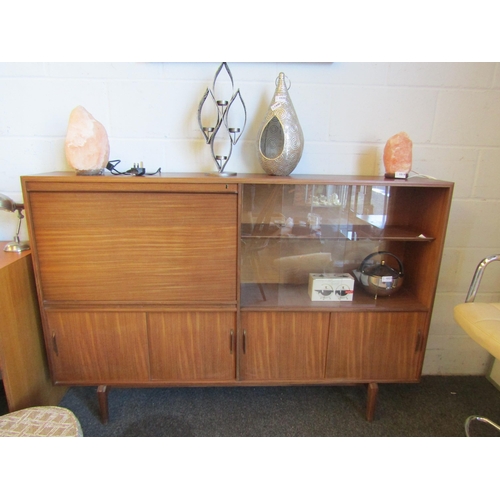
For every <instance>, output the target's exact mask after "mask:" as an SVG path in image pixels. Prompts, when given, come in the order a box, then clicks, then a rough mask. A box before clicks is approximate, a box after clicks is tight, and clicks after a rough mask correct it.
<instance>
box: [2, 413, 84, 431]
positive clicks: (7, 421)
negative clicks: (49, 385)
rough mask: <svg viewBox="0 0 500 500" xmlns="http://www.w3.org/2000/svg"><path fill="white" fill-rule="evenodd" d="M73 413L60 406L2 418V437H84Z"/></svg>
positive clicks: (12, 414) (7, 415) (9, 414)
mask: <svg viewBox="0 0 500 500" xmlns="http://www.w3.org/2000/svg"><path fill="white" fill-rule="evenodd" d="M82 436H83V433H82V427H81V425H80V422H79V421H78V419H77V418H76V417H75V415H74V414H73V412H71V411H70V410H67V409H66V408H61V407H59V406H34V407H32V408H25V409H24V410H18V411H14V412H12V413H7V414H6V415H2V416H0V437H82Z"/></svg>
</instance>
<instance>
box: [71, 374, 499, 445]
mask: <svg viewBox="0 0 500 500" xmlns="http://www.w3.org/2000/svg"><path fill="white" fill-rule="evenodd" d="M365 404H366V390H365V388H364V387H363V386H344V387H329V386H328V387H327V386H320V387H318V386H307V387H305V386H301V387H207V388H196V387H195V388H141V389H117V388H113V389H111V391H110V393H109V413H110V419H109V422H108V423H107V424H102V423H101V422H100V420H99V409H98V402H97V395H96V388H95V387H73V388H70V389H69V390H68V392H67V394H66V395H65V396H64V398H63V400H62V402H61V406H63V407H66V408H68V409H70V410H72V411H73V412H74V413H75V415H76V416H77V417H78V419H79V420H80V423H81V425H82V429H83V433H84V435H85V436H87V437H106V436H109V437H121V436H123V437H127V436H144V437H167V436H168V437H197V436H199V437H202V436H204V437H210V436H228V437H245V436H249V437H250V436H259V437H274V436H276V437H292V436H296V437H299V436H310V437H341V436H342V437H371V436H373V437H390V436H395V437H447V436H450V437H452V436H457V437H461V436H465V433H464V422H465V419H466V418H467V417H468V416H469V415H473V414H478V415H482V416H485V417H487V418H490V419H491V420H494V421H496V422H500V392H499V391H497V390H496V389H495V388H494V387H493V386H492V385H491V384H490V383H489V382H488V381H487V380H486V379H485V378H484V377H476V376H451V377H449V376H447V377H444V376H427V377H423V378H422V381H421V383H419V384H381V385H380V390H379V395H378V402H377V409H376V413H375V418H374V421H373V422H371V423H370V422H367V421H366V419H365V416H364V413H365ZM471 434H472V435H473V436H478V437H483V436H484V437H490V436H491V437H494V436H495V437H496V436H499V433H498V432H497V431H496V430H495V429H492V428H490V427H489V426H487V425H485V424H482V423H480V422H476V423H474V424H473V425H472V426H471Z"/></svg>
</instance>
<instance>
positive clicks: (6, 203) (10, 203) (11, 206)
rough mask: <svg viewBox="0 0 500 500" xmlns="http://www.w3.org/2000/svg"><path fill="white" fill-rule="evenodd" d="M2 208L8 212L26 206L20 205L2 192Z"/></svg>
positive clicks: (0, 200)
mask: <svg viewBox="0 0 500 500" xmlns="http://www.w3.org/2000/svg"><path fill="white" fill-rule="evenodd" d="M0 208H1V209H2V210H6V211H7V212H15V211H16V210H17V209H18V208H21V209H22V208H24V206H18V205H17V203H16V202H15V201H14V200H12V199H11V198H9V197H8V196H5V195H4V194H1V193H0Z"/></svg>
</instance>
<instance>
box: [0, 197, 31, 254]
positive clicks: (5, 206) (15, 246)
mask: <svg viewBox="0 0 500 500" xmlns="http://www.w3.org/2000/svg"><path fill="white" fill-rule="evenodd" d="M0 210H5V211H7V212H16V211H17V217H18V219H19V224H18V226H17V231H16V234H15V235H14V240H13V241H11V242H9V243H7V245H5V247H4V251H5V252H22V251H24V250H29V248H30V246H29V243H28V242H27V241H20V239H19V231H20V230H21V221H22V220H23V219H24V215H23V214H22V211H23V210H24V203H16V202H15V201H14V200H12V199H11V198H9V197H8V196H6V195H4V194H1V193H0Z"/></svg>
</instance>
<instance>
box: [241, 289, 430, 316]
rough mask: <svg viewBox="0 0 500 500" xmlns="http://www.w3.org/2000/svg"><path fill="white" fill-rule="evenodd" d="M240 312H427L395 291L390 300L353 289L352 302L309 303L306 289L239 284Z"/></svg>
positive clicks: (408, 295) (409, 295)
mask: <svg viewBox="0 0 500 500" xmlns="http://www.w3.org/2000/svg"><path fill="white" fill-rule="evenodd" d="M241 309H242V310H275V309H279V310H294V311H325V310H346V311H380V312H382V311H392V312H397V311H412V312H427V311H428V308H427V307H426V306H425V305H424V304H422V303H421V302H419V301H418V299H417V298H416V297H415V296H414V295H413V294H412V293H411V292H410V291H408V290H406V289H404V288H403V289H401V290H398V291H397V293H395V294H394V295H392V296H389V297H378V298H377V299H375V298H374V297H373V296H371V295H369V294H368V293H366V292H365V291H364V290H363V289H361V288H360V287H359V286H358V285H355V289H354V298H353V300H352V301H339V302H334V301H325V302H320V301H312V300H311V299H310V297H309V294H308V291H307V285H290V284H256V283H245V284H242V289H241Z"/></svg>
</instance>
